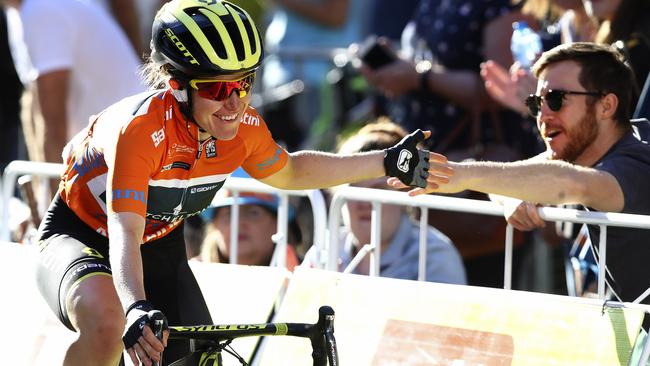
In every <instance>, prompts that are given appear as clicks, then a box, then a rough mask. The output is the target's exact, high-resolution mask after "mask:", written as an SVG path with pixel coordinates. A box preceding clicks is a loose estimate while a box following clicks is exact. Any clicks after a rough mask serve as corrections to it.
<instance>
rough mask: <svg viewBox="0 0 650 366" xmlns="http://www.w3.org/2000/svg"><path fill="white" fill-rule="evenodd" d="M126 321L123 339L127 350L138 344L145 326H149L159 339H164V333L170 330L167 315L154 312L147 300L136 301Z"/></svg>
mask: <svg viewBox="0 0 650 366" xmlns="http://www.w3.org/2000/svg"><path fill="white" fill-rule="evenodd" d="M126 319H127V323H126V325H127V326H126V332H125V333H124V336H123V337H122V342H124V348H125V349H129V348H131V347H133V346H134V345H135V344H136V343H138V339H139V338H140V337H141V336H142V331H143V330H144V326H145V325H148V326H149V328H151V330H152V331H153V332H154V334H156V336H157V337H158V338H159V339H162V331H163V330H165V329H169V325H168V324H167V318H166V317H165V315H163V313H162V312H161V311H160V310H154V309H153V305H151V303H150V302H149V301H146V300H139V301H136V302H135V303H133V304H132V305H131V306H129V308H128V310H127V311H126Z"/></svg>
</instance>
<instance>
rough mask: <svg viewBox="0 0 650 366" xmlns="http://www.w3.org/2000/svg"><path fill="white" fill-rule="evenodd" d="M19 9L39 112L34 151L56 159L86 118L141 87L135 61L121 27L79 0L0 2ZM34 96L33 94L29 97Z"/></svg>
mask: <svg viewBox="0 0 650 366" xmlns="http://www.w3.org/2000/svg"><path fill="white" fill-rule="evenodd" d="M5 2H6V3H7V4H8V5H10V6H15V7H19V8H20V15H21V18H22V22H23V28H24V31H23V32H24V38H25V44H26V46H27V50H28V53H29V56H30V59H31V63H32V65H33V68H34V69H35V71H36V79H35V81H36V83H35V84H36V91H37V97H38V103H39V104H40V110H41V113H42V115H43V129H42V130H43V138H42V140H41V139H36V141H43V142H42V146H40V149H41V150H42V155H41V154H40V153H39V154H38V155H37V156H44V159H45V160H46V161H50V162H60V161H61V152H62V150H63V147H64V146H65V144H66V142H67V141H68V140H70V139H71V138H72V137H73V136H74V135H75V134H76V133H78V132H79V131H81V130H82V129H83V128H84V127H86V125H88V119H89V118H90V117H91V116H92V115H94V114H97V113H99V112H101V111H102V110H103V109H104V108H105V107H107V106H109V105H111V104H113V103H115V102H116V101H118V100H120V99H122V98H123V97H126V96H129V95H133V94H136V93H138V92H141V91H144V90H145V89H146V88H145V85H144V83H143V82H142V81H141V78H140V76H139V71H138V68H139V66H140V61H139V59H138V56H137V55H136V53H135V51H134V50H133V47H132V46H131V44H130V43H129V40H128V39H127V37H126V36H125V34H124V32H123V31H122V29H121V28H120V27H119V25H118V24H117V23H116V22H115V20H114V19H113V18H111V16H110V15H109V14H108V13H107V12H105V11H104V10H102V9H101V8H100V7H99V6H98V5H96V4H93V3H89V2H85V1H83V0H57V1H49V0H5ZM35 97H36V96H35Z"/></svg>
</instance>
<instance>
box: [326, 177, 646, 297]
mask: <svg viewBox="0 0 650 366" xmlns="http://www.w3.org/2000/svg"><path fill="white" fill-rule="evenodd" d="M348 200H355V201H366V202H371V203H372V222H371V236H370V238H371V242H370V244H369V246H368V247H366V250H361V251H360V252H359V253H358V254H357V255H358V256H363V255H365V254H366V253H370V255H371V257H370V259H371V260H370V263H371V265H370V266H371V268H370V274H371V275H378V273H379V264H380V259H379V258H381V252H380V247H381V246H380V245H379V244H380V243H379V238H380V234H379V233H380V230H381V228H380V222H381V205H382V204H396V205H404V206H410V207H418V208H420V209H421V215H420V258H419V262H420V263H419V271H418V276H419V279H420V280H422V279H423V276H424V273H425V268H424V267H425V265H426V252H427V251H426V245H427V243H426V240H427V238H426V228H427V225H428V215H427V212H428V210H427V209H430V208H431V209H439V210H447V211H459V212H468V213H475V214H483V215H491V216H503V207H502V206H501V205H499V204H497V203H494V202H490V201H481V200H471V199H465V198H455V197H446V196H439V195H422V196H418V197H409V196H408V195H407V194H406V193H404V192H398V191H389V190H380V189H369V188H359V187H344V188H341V189H337V191H336V192H335V194H334V196H333V197H332V202H331V205H330V211H329V219H328V227H329V234H328V235H329V238H328V248H327V252H326V253H323V255H325V256H326V257H327V262H326V265H325V267H326V268H327V269H329V270H334V271H335V270H337V269H338V268H337V266H338V253H339V250H340V248H339V238H338V235H337V233H338V227H339V225H340V212H341V208H342V207H343V204H344V203H345V202H346V201H348ZM538 210H539V213H540V216H541V217H542V219H544V220H548V221H567V222H574V223H586V224H594V225H599V226H600V242H599V251H598V252H599V253H600V256H599V262H598V269H599V275H598V296H599V298H600V299H605V260H606V251H607V227H608V226H621V227H629V228H640V229H650V216H646V215H632V214H622V213H610V212H587V211H581V210H573V209H564V208H555V207H541V208H539V209H538ZM513 230H514V229H513V227H512V225H508V226H507V227H506V242H505V248H506V255H505V270H504V281H503V284H504V285H503V287H504V289H507V290H509V289H511V287H512V251H513V243H512V241H513ZM355 260H357V261H358V259H357V258H355ZM353 261H354V260H353ZM648 292H650V289H649V291H647V292H646V293H644V294H643V295H642V296H640V297H639V298H638V299H636V300H635V301H634V302H635V303H639V302H640V301H641V300H643V298H645V295H646V294H647V293H648Z"/></svg>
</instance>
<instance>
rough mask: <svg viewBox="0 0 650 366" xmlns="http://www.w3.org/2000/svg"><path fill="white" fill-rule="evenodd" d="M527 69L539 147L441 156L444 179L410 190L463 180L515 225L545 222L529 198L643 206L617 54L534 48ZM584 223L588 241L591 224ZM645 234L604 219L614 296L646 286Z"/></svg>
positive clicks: (647, 200) (626, 76)
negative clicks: (510, 157) (523, 155)
mask: <svg viewBox="0 0 650 366" xmlns="http://www.w3.org/2000/svg"><path fill="white" fill-rule="evenodd" d="M533 73H534V75H535V76H536V77H537V79H538V81H537V91H536V94H535V95H531V96H530V97H529V98H528V100H527V102H526V103H527V105H528V108H529V110H530V113H531V114H532V115H534V116H535V117H536V120H537V127H538V128H539V133H540V136H541V137H542V139H543V140H544V142H545V144H546V148H547V150H546V151H545V152H544V153H543V154H540V155H539V156H537V157H534V158H531V159H528V160H522V161H517V162H510V163H498V162H488V161H484V162H463V163H454V162H450V165H451V166H452V167H453V168H454V174H453V176H452V177H451V179H450V182H449V184H447V185H445V186H444V187H440V189H432V190H424V189H422V190H421V191H420V192H413V193H412V194H417V193H422V192H425V191H438V192H458V191H462V190H466V189H470V190H476V191H481V192H486V193H492V194H495V195H499V196H495V199H496V198H500V200H501V201H502V202H503V203H504V208H505V211H506V213H507V220H508V222H509V223H511V224H512V225H513V226H514V227H515V228H517V229H520V230H530V229H533V228H536V227H541V226H543V225H544V221H543V220H541V218H540V217H539V215H538V212H537V210H536V204H547V205H548V204H581V205H582V206H584V208H585V209H587V210H594V211H603V212H622V213H631V214H641V215H648V214H650V195H649V194H648V190H647V187H648V185H649V184H650V147H649V146H648V143H647V142H646V141H641V140H640V139H639V135H637V134H636V131H639V129H637V128H633V127H634V126H635V125H636V123H630V120H629V116H630V114H631V112H630V111H631V108H632V101H633V100H634V97H635V95H634V89H635V88H634V87H633V85H634V75H633V73H632V70H631V69H630V68H629V66H627V65H626V64H625V63H624V62H623V57H622V55H621V54H620V53H619V52H617V51H616V50H615V49H613V48H612V47H610V46H605V45H599V44H595V43H584V42H579V43H573V44H565V45H560V46H557V47H555V48H553V49H551V50H550V51H547V52H545V53H543V54H542V56H541V58H540V59H539V60H538V61H537V62H536V63H535V65H534V66H533ZM647 123H648V121H647V120H643V124H645V125H647ZM643 124H641V126H643ZM389 184H391V185H392V186H393V187H396V188H401V187H402V185H401V184H398V183H397V182H395V181H394V180H392V179H390V180H389ZM506 197H509V198H506ZM588 228H589V236H590V239H591V242H592V243H593V244H594V245H593V248H597V247H598V242H599V231H600V229H599V226H598V225H588ZM649 241H650V231H648V230H642V229H631V228H623V227H609V228H608V230H607V258H606V266H607V271H606V273H607V275H606V276H607V277H606V281H607V285H608V289H609V290H610V291H611V294H612V295H613V297H614V298H615V299H617V300H620V301H625V302H631V301H634V300H635V299H637V297H639V296H640V295H641V294H642V293H643V292H644V291H645V290H646V289H648V288H649V287H650V269H649V267H648V266H647V265H646V264H647V261H648V258H650V248H649V247H648V245H647V244H648V242H649ZM596 254H597V253H596ZM642 302H643V303H645V304H648V303H650V299H648V298H646V299H644V300H643V301H642Z"/></svg>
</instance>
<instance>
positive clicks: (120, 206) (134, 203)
mask: <svg viewBox="0 0 650 366" xmlns="http://www.w3.org/2000/svg"><path fill="white" fill-rule="evenodd" d="M165 146H166V144H165V129H164V128H163V127H162V124H156V123H151V122H148V121H147V120H146V119H145V118H144V117H136V118H135V119H134V120H133V121H131V123H129V124H128V125H127V126H125V127H124V128H122V130H121V131H120V133H119V136H118V137H117V143H116V144H115V149H114V151H113V153H112V154H107V161H106V164H107V165H108V171H109V176H108V187H107V192H106V193H107V202H108V213H109V214H110V213H112V212H133V213H136V214H138V215H141V216H142V217H146V209H147V196H148V185H149V180H150V178H151V177H152V176H153V174H154V173H155V171H156V169H157V168H158V166H159V165H160V159H161V157H162V154H163V151H164V149H165Z"/></svg>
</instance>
